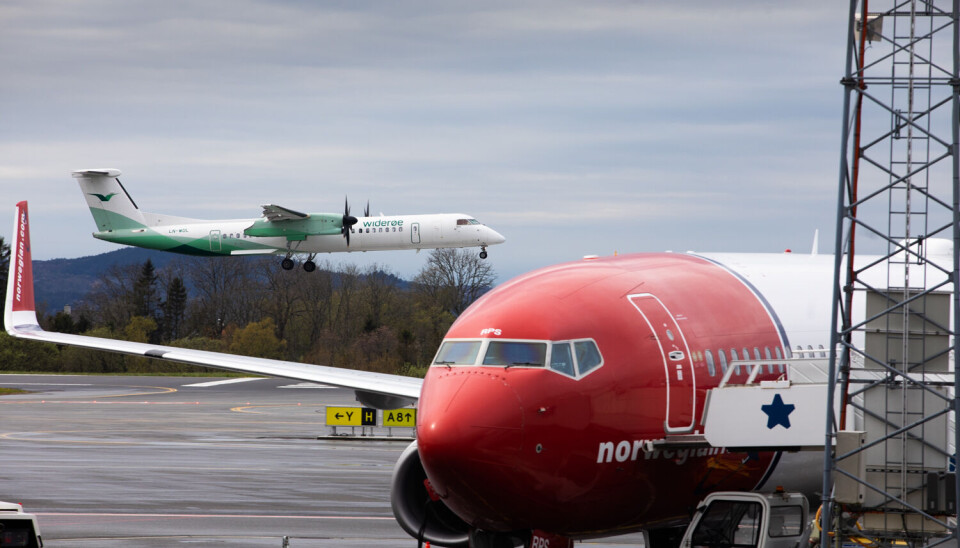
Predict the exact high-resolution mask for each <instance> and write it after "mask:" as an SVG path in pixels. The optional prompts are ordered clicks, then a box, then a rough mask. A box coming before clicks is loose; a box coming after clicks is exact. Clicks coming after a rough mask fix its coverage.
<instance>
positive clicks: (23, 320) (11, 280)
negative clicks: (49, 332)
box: [3, 202, 40, 334]
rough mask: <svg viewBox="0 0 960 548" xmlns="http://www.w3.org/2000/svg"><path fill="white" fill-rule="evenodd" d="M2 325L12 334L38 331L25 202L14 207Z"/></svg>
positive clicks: (28, 225) (28, 224)
mask: <svg viewBox="0 0 960 548" xmlns="http://www.w3.org/2000/svg"><path fill="white" fill-rule="evenodd" d="M3 323H4V326H6V328H7V331H8V332H10V333H11V334H12V333H13V329H14V328H15V327H17V326H19V327H20V328H21V329H24V328H26V329H31V328H36V329H39V328H40V326H39V322H37V308H36V305H35V304H34V300H33V261H32V260H31V258H30V223H29V219H28V218H27V202H20V203H18V204H17V209H16V216H15V217H14V220H13V241H12V242H10V270H9V272H8V275H7V299H6V306H4V309H3Z"/></svg>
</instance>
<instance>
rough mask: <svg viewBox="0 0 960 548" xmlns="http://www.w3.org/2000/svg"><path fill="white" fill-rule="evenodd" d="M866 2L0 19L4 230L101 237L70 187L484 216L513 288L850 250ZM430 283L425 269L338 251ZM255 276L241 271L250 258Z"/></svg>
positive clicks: (143, 199)
mask: <svg viewBox="0 0 960 548" xmlns="http://www.w3.org/2000/svg"><path fill="white" fill-rule="evenodd" d="M846 10H847V6H845V3H843V2H835V1H833V2H831V1H827V0H817V1H810V2H792V3H782V2H777V3H771V2H767V1H760V0H757V1H741V0H728V1H724V2H717V1H715V0H714V1H710V0H705V1H681V2H665V1H660V2H647V1H567V0H549V1H547V0H543V1H539V0H509V1H504V2H492V1H491V2H478V1H464V2H455V1H449V0H442V1H439V0H438V1H432V2H431V1H420V2H395V1H389V2H376V1H372V2H356V1H343V2H320V1H289V2H266V1H258V0H230V1H226V0H212V1H190V2H186V1H176V0H173V1H169V2H155V1H141V0H58V1H47V0H4V2H2V3H0V74H2V77H0V198H2V200H0V202H2V203H0V234H2V235H3V236H5V237H6V239H7V241H9V239H10V227H11V226H12V222H13V221H12V218H13V206H14V204H15V203H16V202H17V201H19V200H22V199H26V200H29V203H30V213H31V224H32V226H31V229H32V233H33V251H34V257H36V258H39V259H49V258H55V257H80V256H85V255H93V254H98V253H103V252H106V251H110V250H113V249H116V245H115V244H110V243H106V242H101V241H99V240H95V239H94V238H93V237H92V236H91V235H90V233H91V232H92V231H93V230H94V228H95V227H94V224H93V220H92V218H91V217H90V214H89V212H88V210H87V208H86V206H85V204H84V201H83V198H82V196H81V194H80V191H79V188H78V186H77V184H76V182H75V181H74V180H73V179H72V178H71V177H70V172H71V171H72V170H74V169H80V168H101V167H111V168H117V169H120V170H122V171H123V174H124V175H123V176H122V177H121V180H122V181H123V183H124V185H125V186H126V187H127V190H128V191H129V192H130V193H131V195H132V196H133V198H134V199H135V200H136V202H137V204H138V205H139V206H140V207H141V208H142V209H144V210H146V211H154V212H161V213H170V214H176V215H181V216H186V217H199V218H243V217H251V218H252V217H256V216H258V215H259V213H260V209H259V205H260V204H264V203H277V204H280V205H285V206H287V207H291V208H294V209H298V210H306V211H338V210H340V209H341V208H342V206H343V200H344V196H349V198H350V200H351V202H352V203H353V204H354V213H356V212H358V211H360V210H362V206H363V204H364V203H365V202H366V200H368V199H369V200H370V202H371V204H372V209H373V211H374V213H380V212H383V213H384V214H403V213H441V212H463V213H468V214H471V215H473V216H475V217H476V218H477V219H479V220H480V221H481V222H484V223H486V224H488V225H490V226H492V227H494V228H495V229H496V230H498V231H499V232H501V233H502V234H503V235H504V236H506V238H507V242H506V243H505V244H502V245H500V246H496V247H492V248H490V250H489V251H490V258H489V259H488V260H489V261H491V264H492V266H493V267H494V269H495V270H496V272H497V274H498V275H499V278H500V280H501V281H502V280H505V279H506V278H509V277H512V276H514V275H517V274H520V273H522V272H525V271H527V270H531V269H533V268H536V267H540V266H545V265H548V264H552V263H556V262H561V261H565V260H571V259H577V258H579V257H581V256H583V255H584V254H601V255H606V254H612V253H614V252H619V253H626V252H634V251H663V250H676V251H684V250H702V251H774V252H776V251H782V250H783V249H785V248H792V249H794V250H802V251H804V252H809V250H810V246H811V243H812V240H813V234H814V230H816V229H819V230H820V233H821V236H820V240H821V242H822V243H821V251H823V252H830V251H832V249H831V246H832V236H831V235H832V233H833V229H834V226H833V225H834V222H835V221H834V218H835V214H836V204H835V200H836V185H837V174H838V165H839V153H840V134H839V131H840V128H841V119H840V118H841V110H842V99H843V93H842V89H841V86H840V85H839V80H840V77H841V76H842V74H843V69H844V65H843V55H844V48H845V40H846V30H845V29H846V17H847V13H846ZM330 258H331V259H333V260H335V261H349V262H355V263H357V264H360V265H367V264H369V263H371V262H378V263H381V264H385V265H390V268H391V269H392V270H393V271H394V272H395V273H397V274H398V275H400V276H403V277H407V278H409V277H412V276H413V275H414V274H415V273H416V272H417V271H418V270H419V269H420V268H421V267H422V265H423V263H424V260H425V258H426V255H425V253H421V254H419V255H418V254H416V253H414V252H382V253H366V254H362V255H361V254H349V255H346V254H345V255H332V256H330ZM241 260H242V259H241Z"/></svg>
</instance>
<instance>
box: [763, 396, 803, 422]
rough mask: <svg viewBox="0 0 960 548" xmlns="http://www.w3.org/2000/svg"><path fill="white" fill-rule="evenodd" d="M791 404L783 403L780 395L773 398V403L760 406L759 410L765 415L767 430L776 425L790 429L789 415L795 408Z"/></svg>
mask: <svg viewBox="0 0 960 548" xmlns="http://www.w3.org/2000/svg"><path fill="white" fill-rule="evenodd" d="M796 407H797V406H796V405H793V404H792V403H783V398H781V397H780V394H777V395H775V396H773V403H770V404H767V405H761V406H760V409H761V410H762V411H763V412H764V413H766V414H767V428H770V429H772V428H773V427H774V426H776V425H778V424H779V425H780V426H783V427H784V428H790V413H793V410H794V409H795V408H796Z"/></svg>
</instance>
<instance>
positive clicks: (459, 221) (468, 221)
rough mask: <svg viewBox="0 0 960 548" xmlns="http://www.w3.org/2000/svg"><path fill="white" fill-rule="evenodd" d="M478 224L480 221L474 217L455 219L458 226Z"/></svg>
mask: <svg viewBox="0 0 960 548" xmlns="http://www.w3.org/2000/svg"><path fill="white" fill-rule="evenodd" d="M478 224H480V221H478V220H476V219H457V225H459V226H465V225H478Z"/></svg>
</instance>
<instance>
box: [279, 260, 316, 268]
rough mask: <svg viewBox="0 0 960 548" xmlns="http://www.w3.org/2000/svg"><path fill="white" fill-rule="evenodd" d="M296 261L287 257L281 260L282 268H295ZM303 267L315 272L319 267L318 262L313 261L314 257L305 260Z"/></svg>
mask: <svg viewBox="0 0 960 548" xmlns="http://www.w3.org/2000/svg"><path fill="white" fill-rule="evenodd" d="M295 264H296V263H295V262H294V261H293V259H291V258H290V257H285V258H284V259H283V260H282V261H280V268H282V269H284V270H293V267H294V265H295ZM303 269H304V270H305V271H307V272H313V271H314V270H316V269H317V263H315V262H313V260H312V257H311V258H310V259H307V260H306V261H304V262H303Z"/></svg>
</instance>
